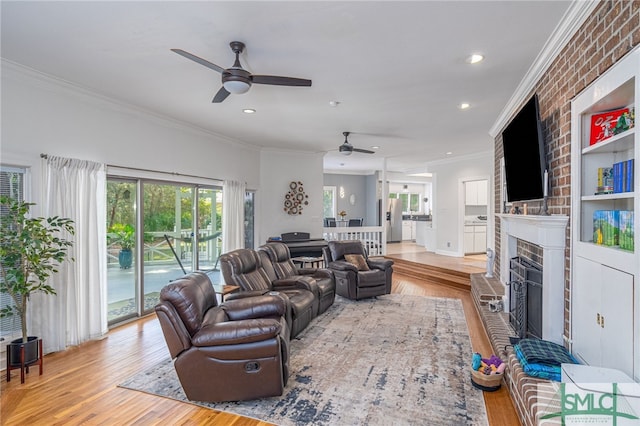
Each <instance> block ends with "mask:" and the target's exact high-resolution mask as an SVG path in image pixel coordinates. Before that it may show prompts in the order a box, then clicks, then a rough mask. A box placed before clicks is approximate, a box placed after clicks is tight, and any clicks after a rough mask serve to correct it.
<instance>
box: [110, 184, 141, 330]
mask: <svg viewBox="0 0 640 426" xmlns="http://www.w3.org/2000/svg"><path fill="white" fill-rule="evenodd" d="M135 219H136V182H135V181H124V180H116V179H109V180H108V181H107V223H106V227H107V319H108V322H109V324H111V323H114V322H119V321H122V320H124V319H127V318H130V317H135V316H136V315H137V314H138V298H137V292H136V260H137V259H136V251H135V241H136V232H135V224H136V220H135Z"/></svg>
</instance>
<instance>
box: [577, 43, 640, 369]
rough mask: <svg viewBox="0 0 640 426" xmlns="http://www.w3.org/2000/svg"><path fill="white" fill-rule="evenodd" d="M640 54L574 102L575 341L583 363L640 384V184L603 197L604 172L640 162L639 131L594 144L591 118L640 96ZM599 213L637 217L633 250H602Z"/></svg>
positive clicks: (635, 181) (620, 64)
mask: <svg viewBox="0 0 640 426" xmlns="http://www.w3.org/2000/svg"><path fill="white" fill-rule="evenodd" d="M639 93H640V50H638V49H636V50H634V51H633V52H631V53H630V54H628V55H627V56H626V57H624V58H623V59H622V60H620V61H619V62H618V63H616V64H615V65H614V66H613V67H612V68H611V69H610V70H608V71H607V72H606V73H605V74H603V75H602V76H601V77H600V78H598V79H597V80H596V81H595V82H594V83H592V84H591V85H590V86H589V87H587V88H586V89H585V90H584V91H583V92H582V93H581V94H579V95H578V96H577V97H576V98H575V99H574V100H573V101H572V103H571V138H572V139H571V183H572V188H571V248H572V249H571V293H570V294H571V336H570V338H571V343H572V352H573V353H574V355H576V356H577V357H578V359H580V360H581V361H582V362H583V363H585V364H588V365H592V366H596V367H610V368H617V369H620V370H621V371H623V372H624V373H626V374H628V375H629V376H632V377H634V378H636V379H638V376H639V373H640V359H639V357H640V350H639V348H638V343H639V342H640V334H639V333H640V324H638V308H639V306H640V303H639V301H640V296H639V295H638V292H637V290H636V281H637V279H638V275H639V272H640V270H639V266H640V262H639V252H640V248H639V245H638V244H639V242H640V240H639V238H638V233H637V230H638V228H639V225H640V222H639V220H638V219H639V218H638V214H637V213H636V212H639V211H640V209H639V207H640V206H639V201H638V199H639V197H638V192H639V191H638V189H639V188H640V187H639V180H638V174H637V173H635V171H637V166H636V167H635V169H636V170H634V177H633V188H634V189H635V191H629V192H618V193H609V194H598V193H597V191H598V188H597V186H598V184H597V178H598V168H601V167H611V166H612V165H613V164H614V163H616V162H621V161H626V160H629V159H634V161H635V162H636V163H637V161H638V158H640V156H639V154H640V150H639V148H640V132H638V127H637V117H636V120H635V126H634V127H633V128H631V129H629V130H626V131H623V132H621V133H619V134H616V135H614V136H611V137H609V138H607V139H605V140H603V141H600V142H597V143H595V144H590V141H591V138H590V132H591V117H592V115H593V114H599V113H603V112H606V111H611V110H615V109H620V108H626V107H629V108H635V112H636V113H637V112H638V103H639V99H640V96H638V94H639ZM598 210H613V211H633V212H634V222H633V229H634V237H633V239H634V249H633V250H629V249H622V248H621V247H619V246H617V245H604V244H602V243H601V242H599V241H598V240H597V235H596V237H594V213H595V212H596V211H598Z"/></svg>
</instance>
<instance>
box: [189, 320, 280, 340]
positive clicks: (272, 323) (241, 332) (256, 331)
mask: <svg viewBox="0 0 640 426" xmlns="http://www.w3.org/2000/svg"><path fill="white" fill-rule="evenodd" d="M281 331H282V326H281V325H280V321H278V320H276V319H269V318H262V319H247V320H240V321H225V322H219V323H215V324H207V325H205V326H204V327H202V328H201V329H200V331H198V333H196V334H195V335H194V336H193V338H192V339H191V341H192V342H193V345H194V346H198V347H207V346H222V345H239V344H242V343H252V342H261V341H263V340H268V339H272V338H275V337H277V336H278V335H279V334H280V332H281Z"/></svg>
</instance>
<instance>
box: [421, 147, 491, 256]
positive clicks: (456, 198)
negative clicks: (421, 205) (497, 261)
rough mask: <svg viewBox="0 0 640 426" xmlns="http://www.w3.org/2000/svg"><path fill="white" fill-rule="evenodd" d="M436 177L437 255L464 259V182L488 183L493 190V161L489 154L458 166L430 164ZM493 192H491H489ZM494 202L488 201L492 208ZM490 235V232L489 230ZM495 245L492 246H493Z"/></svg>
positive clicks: (434, 220)
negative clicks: (482, 180)
mask: <svg viewBox="0 0 640 426" xmlns="http://www.w3.org/2000/svg"><path fill="white" fill-rule="evenodd" d="M429 171H430V172H432V173H433V174H434V177H433V188H432V191H433V194H432V195H433V222H432V223H433V229H434V232H435V234H436V250H435V252H436V253H437V254H443V255H448V256H458V257H460V256H463V255H464V247H463V231H464V228H463V226H464V192H463V189H464V187H463V186H462V182H464V181H466V180H473V179H487V180H488V181H489V188H493V186H492V182H493V179H492V176H493V157H492V155H491V153H490V152H488V153H486V154H482V155H477V156H472V157H471V156H470V157H468V158H463V159H460V158H458V159H457V160H456V161H455V162H453V161H451V162H442V163H438V164H430V165H429ZM490 192H492V191H490ZM491 204H492V201H489V205H490V206H491ZM487 235H493V234H489V229H487ZM491 245H493V244H491Z"/></svg>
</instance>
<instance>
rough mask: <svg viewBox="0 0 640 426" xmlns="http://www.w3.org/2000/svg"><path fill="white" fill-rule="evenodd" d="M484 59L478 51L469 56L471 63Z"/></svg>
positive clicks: (468, 59)
mask: <svg viewBox="0 0 640 426" xmlns="http://www.w3.org/2000/svg"><path fill="white" fill-rule="evenodd" d="M483 59H484V56H482V55H480V54H478V53H474V54H473V55H471V56H469V57H468V58H467V62H468V63H470V64H477V63H478V62H482V60H483Z"/></svg>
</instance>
